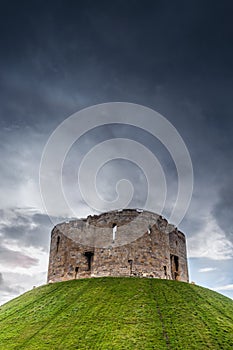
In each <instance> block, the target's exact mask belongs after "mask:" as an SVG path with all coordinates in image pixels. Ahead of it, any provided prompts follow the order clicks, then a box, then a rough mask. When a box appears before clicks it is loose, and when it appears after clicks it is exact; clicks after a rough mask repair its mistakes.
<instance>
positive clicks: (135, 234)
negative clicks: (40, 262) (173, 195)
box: [48, 209, 188, 282]
mask: <svg viewBox="0 0 233 350" xmlns="http://www.w3.org/2000/svg"><path fill="white" fill-rule="evenodd" d="M100 276H142V277H155V278H163V279H173V280H180V281H185V282H188V266H187V255H186V242H185V236H184V234H183V233H182V232H180V231H178V230H177V229H176V228H175V227H174V226H172V225H170V224H168V222H167V220H166V219H164V218H162V217H161V216H159V215H157V214H154V213H151V212H148V211H141V210H140V211H139V210H134V209H125V210H121V211H112V212H108V213H103V214H101V215H99V216H97V215H94V216H88V217H87V218H86V219H79V220H74V221H70V222H67V223H62V224H58V225H56V226H55V227H54V229H53V230H52V234H51V246H50V258H49V269H48V281H49V282H55V281H66V280H70V279H78V278H87V277H100Z"/></svg>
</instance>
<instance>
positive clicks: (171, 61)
mask: <svg viewBox="0 0 233 350" xmlns="http://www.w3.org/2000/svg"><path fill="white" fill-rule="evenodd" d="M232 16H233V4H232V1H225V0H223V1H221V2H220V1H208V0H207V1H198V0H195V1H113V2H109V1H98V2H97V1H69V2H67V1H66V2H65V1H59V0H57V1H20V2H19V1H2V2H1V10H0V48H1V56H0V92H1V93H0V126H1V129H0V133H1V135H0V156H1V163H0V169H1V170H0V174H1V182H0V187H1V188H0V191H1V192H0V193H1V196H0V208H1V210H0V302H1V303H3V302H5V301H7V300H9V299H11V298H12V297H14V296H16V295H18V294H19V293H22V292H24V291H25V290H27V289H30V288H32V287H33V286H34V285H40V284H43V283H45V282H46V275H47V264H48V252H49V240H50V231H51V229H52V227H53V224H52V223H51V221H50V219H49V217H48V216H47V214H46V211H45V209H44V207H43V204H42V201H41V196H40V190H39V165H40V159H41V156H42V152H43V149H44V147H45V144H46V142H47V140H48V138H49V136H50V135H51V133H52V132H53V131H54V129H55V128H56V127H57V126H58V125H59V124H60V123H61V122H62V121H63V120H65V119H66V118H67V117H69V116H70V115H71V114H73V113H75V112H77V111H79V110H81V109H83V108H85V107H89V106H92V105H94V104H99V103H103V102H112V101H123V102H131V103H136V104H141V105H144V106H147V107H150V108H152V109H154V110H156V111H157V112H159V113H161V114H162V115H163V116H164V117H165V118H167V119H168V120H169V121H170V122H171V123H172V124H173V125H174V127H175V128H176V129H177V131H178V132H179V133H180V135H181V136H182V138H183V140H184V142H185V143H186V146H187V148H188V150H189V152H190V156H191V159H192V163H193V171H194V190H193V197H192V201H191V204H190V207H189V210H188V212H187V214H186V217H185V218H184V220H183V221H182V222H181V224H180V225H179V228H180V229H181V230H183V231H184V232H185V234H186V236H187V243H188V256H189V268H190V279H191V280H193V281H195V282H196V283H197V284H200V285H203V286H206V287H208V288H211V289H214V290H217V291H218V292H220V293H223V294H225V295H228V296H230V297H233V275H232V265H233V224H232V219H233V217H232V216H233V215H232V212H233V202H232V198H233V180H232V179H233V166H232V159H233V115H232V114H233V45H232V42H233V24H232ZM116 137H125V138H129V139H134V140H136V141H138V142H140V143H142V144H144V145H145V146H146V147H147V148H149V149H150V150H151V151H152V152H154V153H155V154H156V157H157V158H158V159H159V161H160V163H161V165H162V167H163V170H164V172H165V175H166V178H167V182H168V190H169V191H170V192H169V193H170V198H172V196H173V191H174V188H175V187H176V183H177V182H176V181H177V179H176V176H175V175H176V174H175V168H174V164H173V165H172V162H171V159H170V158H169V155H168V154H167V152H166V151H165V150H164V148H163V147H162V146H161V145H160V144H159V143H158V141H157V140H154V139H153V137H151V135H149V134H147V133H146V132H143V131H140V130H135V128H131V127H126V126H124V127H121V126H119V125H118V126H117V125H111V126H108V127H106V126H105V127H99V128H97V129H95V130H93V131H91V132H89V133H88V134H87V135H84V136H83V138H82V139H81V140H79V141H78V142H77V143H76V144H75V145H74V147H72V149H71V151H70V153H69V154H68V156H67V159H66V160H65V163H64V172H63V175H64V186H65V187H66V189H67V193H68V194H67V195H68V196H69V194H72V198H71V200H73V201H75V205H76V209H77V211H78V215H77V216H80V217H82V216H85V215H88V214H90V213H93V210H92V209H91V208H89V207H88V206H87V205H86V203H84V201H83V200H82V198H81V197H80V193H79V192H78V191H76V192H75V191H74V189H75V188H76V187H77V186H76V185H77V184H76V178H75V176H74V174H75V169H76V168H77V166H78V164H79V162H80V159H81V158H82V157H83V155H84V154H85V153H86V152H87V151H88V150H89V149H91V147H92V146H93V145H95V144H96V143H98V142H102V141H105V140H108V139H113V138H116ZM74 160H76V162H74ZM99 175H100V176H99V183H98V184H97V185H98V188H99V191H100V193H102V195H103V196H106V199H109V198H107V197H108V196H109V197H111V196H114V194H115V192H114V191H115V184H116V182H117V181H118V180H119V179H120V178H122V177H123V178H129V180H130V181H131V182H132V184H133V185H134V189H135V192H134V198H133V201H132V203H131V204H134V205H135V206H136V207H143V203H144V201H145V190H146V181H145V176H144V175H143V173H142V171H141V170H140V169H138V168H137V167H136V166H135V165H134V164H132V163H130V162H128V163H127V161H126V160H118V161H113V162H112V163H109V164H107V165H106V166H105V167H104V168H103V169H101V172H100V174H99ZM62 216H65V213H64V215H62V213H60V212H58V213H57V217H55V218H54V221H55V222H59V221H62V220H64V217H62Z"/></svg>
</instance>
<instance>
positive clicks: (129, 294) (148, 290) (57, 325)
mask: <svg viewBox="0 0 233 350" xmlns="http://www.w3.org/2000/svg"><path fill="white" fill-rule="evenodd" d="M0 349H4V350H5V349H50V350H55V349H62V350H66V349H80V350H81V349H90V350H92V349H100V350H104V349H106V350H111V349H120V350H124V349H138V350H147V349H156V350H162V349H172V350H174V349H187V350H190V349H195V350H197V349H213V350H219V349H233V302H232V300H230V299H228V298H226V297H224V296H222V295H220V294H218V293H215V292H213V291H210V290H208V289H205V288H201V287H198V286H195V285H191V284H188V283H182V282H176V281H166V280H159V279H147V278H111V277H107V278H96V279H83V280H73V281H68V282H60V283H54V284H50V285H45V286H42V287H39V288H36V289H34V290H32V291H30V292H27V293H25V294H23V295H22V296H20V297H18V298H16V299H14V300H12V301H10V302H8V303H7V304H5V305H3V306H2V307H1V308H0Z"/></svg>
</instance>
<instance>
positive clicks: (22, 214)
mask: <svg viewBox="0 0 233 350" xmlns="http://www.w3.org/2000/svg"><path fill="white" fill-rule="evenodd" d="M62 219H64V218H61V217H60V218H53V220H54V221H56V220H57V222H60V221H63V220H62ZM52 227H53V224H52V223H51V221H50V219H49V217H48V215H47V214H39V213H33V210H30V209H29V208H25V209H7V210H1V211H0V233H1V241H2V242H3V243H4V242H5V241H7V242H11V243H12V242H17V244H18V246H19V247H34V248H38V249H43V250H45V251H48V249H49V241H50V232H51V229H52ZM0 249H3V251H4V252H5V253H6V254H7V252H6V249H5V248H1V246H0ZM2 253H3V252H2ZM9 254H10V253H9ZM12 254H13V253H12ZM3 259H5V258H3ZM9 260H10V258H9Z"/></svg>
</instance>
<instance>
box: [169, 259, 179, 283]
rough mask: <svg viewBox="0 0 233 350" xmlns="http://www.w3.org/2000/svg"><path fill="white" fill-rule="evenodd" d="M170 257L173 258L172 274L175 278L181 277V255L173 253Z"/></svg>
mask: <svg viewBox="0 0 233 350" xmlns="http://www.w3.org/2000/svg"><path fill="white" fill-rule="evenodd" d="M170 258H171V276H172V279H173V280H177V279H178V277H179V257H178V256H176V255H172V254H171V256H170Z"/></svg>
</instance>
